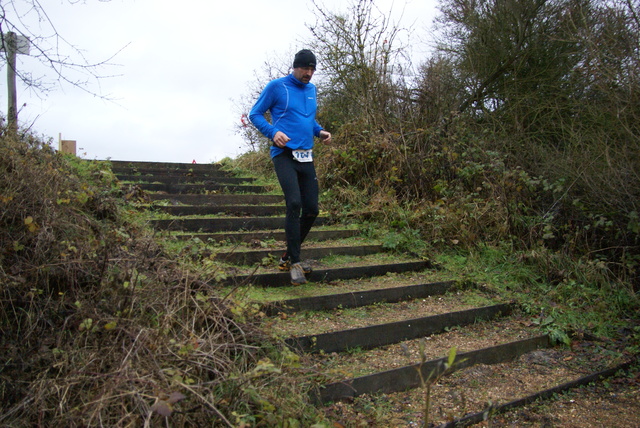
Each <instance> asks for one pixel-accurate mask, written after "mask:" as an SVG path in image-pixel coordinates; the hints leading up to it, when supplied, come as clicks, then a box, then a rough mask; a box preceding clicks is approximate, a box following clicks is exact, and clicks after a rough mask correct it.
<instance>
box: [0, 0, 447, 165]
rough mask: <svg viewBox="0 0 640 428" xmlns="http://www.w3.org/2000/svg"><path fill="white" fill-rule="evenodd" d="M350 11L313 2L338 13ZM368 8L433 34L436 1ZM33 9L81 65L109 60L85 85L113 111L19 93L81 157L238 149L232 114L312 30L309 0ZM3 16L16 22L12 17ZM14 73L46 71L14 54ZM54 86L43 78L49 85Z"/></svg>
mask: <svg viewBox="0 0 640 428" xmlns="http://www.w3.org/2000/svg"><path fill="white" fill-rule="evenodd" d="M15 2H16V3H17V4H20V3H24V2H29V1H28V0H15ZM347 2H348V0H346V1H345V0H325V1H321V2H320V3H321V4H324V5H325V8H326V9H328V10H330V11H334V12H341V11H344V10H345V7H346V5H347V4H348V3H347ZM6 3H7V2H6V1H5V2H3V4H5V6H4V7H5V8H7V6H6ZM375 3H376V4H377V5H378V6H379V7H380V9H382V10H383V11H389V10H393V13H392V15H393V16H395V17H396V19H397V17H399V16H400V12H401V11H402V10H403V9H404V18H403V20H402V22H401V24H402V25H403V26H413V28H414V30H415V31H416V33H419V34H424V33H425V32H426V29H427V28H429V27H430V25H431V21H432V20H433V16H434V14H435V7H436V0H407V1H404V0H397V1H395V2H394V1H392V0H377V1H376V2H375ZM40 4H41V5H42V6H43V7H44V8H45V10H46V12H47V15H48V18H49V19H50V20H51V21H52V22H53V24H54V25H55V27H56V30H57V31H58V33H60V34H61V35H62V36H63V37H64V39H65V40H66V41H68V42H69V43H71V44H73V45H74V46H76V47H77V48H79V49H81V50H82V51H83V53H84V55H85V57H86V59H87V61H88V62H89V63H95V62H100V61H103V60H106V59H108V58H109V57H110V56H112V55H113V54H116V53H117V55H116V56H115V57H114V58H113V59H112V60H111V63H112V64H113V65H112V66H107V67H102V68H100V69H99V73H100V74H103V75H112V76H114V77H109V78H105V79H100V81H99V83H97V82H95V81H90V82H89V85H88V86H87V89H88V90H90V91H92V92H94V93H99V94H101V95H104V96H107V97H110V98H112V99H113V100H114V101H105V100H103V99H101V98H100V97H96V96H93V95H91V94H89V93H87V92H85V91H82V90H80V89H78V88H74V87H73V86H71V85H67V84H57V85H55V87H54V88H53V90H52V91H50V92H48V93H47V94H46V95H42V94H40V95H37V94H35V93H33V92H32V91H29V90H27V89H26V88H24V87H23V86H22V85H20V84H19V85H18V106H19V109H20V113H19V122H20V124H21V126H31V128H32V130H33V131H35V132H36V133H37V134H38V135H44V136H45V137H47V138H52V139H53V140H54V142H55V146H56V147H57V142H58V137H59V135H60V134H62V138H63V139H68V140H76V141H77V147H78V155H80V156H82V157H85V158H88V159H107V158H110V159H113V160H132V161H136V160H148V161H166V162H191V161H192V160H196V161H197V162H198V163H207V162H214V161H219V160H221V159H223V158H224V157H235V156H237V155H238V154H240V153H242V152H243V151H246V146H244V144H243V141H242V139H241V138H240V136H238V135H235V131H234V125H236V124H237V123H238V122H239V121H240V117H239V113H238V112H237V108H236V104H237V103H238V101H239V100H240V97H241V96H242V95H243V94H246V93H247V92H248V90H247V87H248V85H249V83H250V82H251V80H252V79H254V76H255V72H256V71H257V70H260V69H261V67H262V65H263V64H264V62H265V61H267V60H269V57H270V56H273V55H277V56H282V55H283V54H286V53H288V52H292V53H295V52H296V51H297V50H299V49H302V48H305V47H306V46H304V45H303V43H301V41H303V40H308V39H309V37H310V34H309V31H308V29H307V28H306V26H305V24H311V23H313V22H314V21H315V18H314V16H315V15H314V14H313V11H312V10H313V9H312V4H311V1H310V0H293V1H292V0H268V1H266V0H248V1H247V0H244V1H242V0H241V1H221V0H215V1H214V0H180V1H176V0H111V1H100V0H86V1H84V2H76V4H73V5H69V3H68V0H40ZM6 13H7V17H8V18H9V19H14V17H13V16H12V13H13V12H12V11H11V9H10V8H7V10H6ZM34 18H35V16H32V17H27V19H29V22H30V24H29V25H30V28H31V31H32V32H33V33H35V34H38V33H39V31H40V32H42V33H51V30H50V27H48V26H47V25H45V24H41V23H38V22H37V20H35V19H34ZM14 20H15V19H14ZM415 40H417V39H415ZM416 51H417V52H424V51H423V50H422V51H421V50H420V49H417V50H416ZM75 59H76V60H78V58H75ZM319 61H320V62H322V58H319ZM18 67H19V68H20V69H21V70H23V71H29V72H33V73H34V75H35V76H39V75H40V73H41V72H42V67H41V66H40V65H39V63H38V62H37V61H36V60H35V59H34V58H31V57H26V56H22V55H21V56H20V57H19V61H18ZM0 71H1V72H2V76H0V103H1V104H0V111H1V112H2V113H3V115H6V111H7V87H6V77H5V76H6V65H4V64H3V65H2V68H1V69H0ZM53 77H54V76H53V75H52V74H51V73H49V75H48V81H49V82H51V81H55V79H54V78H53ZM24 103H26V104H27V105H26V106H25V107H22V105H23V104H24Z"/></svg>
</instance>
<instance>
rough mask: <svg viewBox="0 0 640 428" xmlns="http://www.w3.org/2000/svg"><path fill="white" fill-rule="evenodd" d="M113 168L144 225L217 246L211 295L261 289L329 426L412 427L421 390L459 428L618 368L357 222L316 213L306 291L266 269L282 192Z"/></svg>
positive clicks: (183, 174)
mask: <svg viewBox="0 0 640 428" xmlns="http://www.w3.org/2000/svg"><path fill="white" fill-rule="evenodd" d="M112 169H113V172H114V173H115V174H116V175H117V176H118V178H119V179H120V180H121V181H122V182H126V183H128V184H132V185H134V186H138V187H139V188H140V189H142V190H144V191H146V192H148V196H149V198H150V199H151V201H152V204H151V205H152V206H153V209H154V210H156V212H158V213H159V215H158V217H159V218H158V219H157V220H153V225H154V227H155V228H157V229H158V230H161V231H166V233H171V234H174V235H175V236H177V237H179V239H191V240H193V239H194V238H197V239H198V240H200V241H201V242H219V243H220V244H218V245H220V248H222V249H221V250H220V251H219V252H217V253H216V254H215V255H213V256H212V257H214V258H215V260H217V261H219V262H220V263H223V264H225V265H227V266H229V268H230V269H229V271H230V272H231V273H232V274H230V275H228V276H227V277H226V279H224V280H220V281H219V282H216V283H215V284H212V286H215V287H221V288H225V287H229V288H231V287H236V288H237V287H247V286H249V285H251V286H252V287H253V288H255V287H258V288H260V289H261V295H262V296H263V297H262V299H261V300H260V301H259V302H258V303H259V304H260V305H261V308H262V311H263V312H264V313H265V314H266V315H265V316H266V319H265V321H264V323H265V328H268V329H270V330H271V331H273V332H274V333H277V334H278V335H279V336H281V337H285V338H286V343H287V344H288V345H289V346H290V347H291V348H292V349H294V350H296V351H297V352H300V353H301V354H303V355H304V358H305V362H306V363H307V364H309V365H310V367H311V368H312V369H313V370H315V371H317V373H318V376H316V378H317V379H319V381H318V384H317V387H316V388H315V389H314V391H313V392H312V394H311V400H313V402H315V403H316V404H317V405H318V406H322V407H323V408H324V409H325V411H326V413H327V414H328V415H329V416H330V417H332V418H335V419H336V420H340V419H341V418H342V419H353V418H354V417H360V418H365V417H366V418H369V419H367V420H368V421H369V424H370V425H373V426H375V425H378V426H387V424H388V426H412V424H418V423H419V424H421V421H423V413H422V411H421V410H422V405H421V404H420V403H422V402H423V401H424V399H425V398H424V397H425V395H424V394H425V387H426V385H427V384H430V387H429V394H430V395H431V399H430V401H431V403H432V404H431V408H432V414H431V418H430V420H431V421H433V422H437V423H440V424H441V426H467V425H471V424H475V423H480V422H482V421H483V420H485V419H487V418H494V419H498V418H499V417H498V416H497V415H499V414H501V413H504V412H508V411H509V410H510V409H513V408H518V407H520V406H524V405H527V404H530V403H532V402H535V401H536V400H538V399H542V398H549V397H552V396H557V394H559V393H561V392H564V391H566V390H569V389H571V388H575V387H576V386H579V385H583V384H588V383H590V382H593V381H595V380H598V379H602V378H606V377H609V376H612V375H613V374H614V373H616V371H618V370H620V369H624V368H625V367H628V366H629V364H630V363H624V362H623V363H621V365H616V364H612V361H611V360H607V361H602V360H601V359H597V358H593V353H592V352H590V350H591V349H592V347H593V346H595V345H594V344H593V343H591V342H589V341H587V340H581V341H577V342H575V345H574V346H573V347H572V348H569V347H566V346H565V347H561V346H558V347H553V346H552V344H551V340H550V338H549V336H548V335H546V334H544V333H543V330H542V329H540V324H542V323H541V322H539V320H538V319H536V318H535V317H534V318H532V317H530V316H528V315H526V314H524V313H523V312H522V311H521V310H520V308H519V307H518V306H517V305H516V304H514V303H512V302H504V301H502V300H501V298H500V296H495V295H490V294H488V293H485V292H483V290H482V289H481V288H479V287H477V286H474V285H473V284H464V283H461V282H459V281H456V278H455V276H454V274H452V273H451V272H443V271H442V270H441V269H439V268H438V267H437V266H434V265H433V263H431V262H430V261H428V260H422V259H419V258H416V257H413V256H411V255H401V254H391V253H388V252H385V250H384V248H383V247H382V245H380V243H377V242H372V240H371V239H367V238H366V237H363V236H362V232H361V231H359V230H358V229H357V228H356V227H354V226H341V225H335V224H331V222H330V219H327V218H324V217H322V216H321V217H319V218H318V220H317V223H316V226H315V227H314V229H312V231H311V233H310V234H309V237H308V238H307V242H305V244H303V254H302V256H303V258H305V259H311V260H312V262H313V263H312V265H313V268H314V270H313V272H312V273H311V274H310V275H308V276H307V278H308V280H309V281H310V283H309V284H307V285H304V286H301V287H291V286H290V284H289V274H288V273H281V272H278V270H277V267H276V262H277V260H278V259H279V257H280V254H281V253H282V251H283V250H284V243H283V242H282V241H283V240H284V234H283V231H282V230H283V227H284V209H285V208H284V203H283V198H282V196H281V195H278V194H276V195H274V194H269V191H268V189H266V188H265V187H262V186H257V185H255V184H254V183H253V182H254V180H253V179H252V178H238V177H233V176H230V174H228V173H225V172H224V171H222V170H220V169H219V168H218V167H217V166H216V165H199V164H198V165H196V164H175V163H142V162H126V161H112ZM270 293H272V294H273V295H271V294H270ZM264 296H266V297H264ZM283 296H285V297H284V298H283ZM454 348H455V361H454V364H453V365H450V364H449V363H450V362H451V361H450V360H449V356H452V355H453V353H452V349H454ZM435 380H437V382H432V381H435ZM359 400H360V401H359ZM358 403H360V404H358ZM362 403H369V404H370V406H371V407H372V408H375V407H385V406H386V408H388V409H389V412H388V413H389V414H395V415H396V416H395V419H394V420H389V421H386V422H384V423H383V422H379V421H378V422H376V420H375V419H371V418H372V416H366V411H365V410H363V408H364V407H366V406H364V405H363V404H362ZM359 406H360V407H359ZM363 406H364V407H363ZM371 411H372V412H374V411H373V410H371Z"/></svg>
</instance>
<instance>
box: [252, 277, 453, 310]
mask: <svg viewBox="0 0 640 428" xmlns="http://www.w3.org/2000/svg"><path fill="white" fill-rule="evenodd" d="M454 284H455V281H442V282H432V283H427V284H413V285H405V286H401V287H390V288H384V289H376V290H363V291H355V292H352V293H340V294H330V295H322V296H313V297H300V298H297V299H289V300H281V301H277V302H270V303H267V304H264V305H262V307H261V310H262V312H264V313H265V314H266V315H267V316H274V315H277V314H279V313H286V314H291V313H295V312H301V311H327V310H333V309H337V308H345V309H346V308H358V307H362V306H369V305H372V304H374V303H379V302H385V303H398V302H403V301H408V300H413V299H422V298H426V297H429V296H438V295H442V294H445V293H446V292H447V291H449V290H450V289H451V287H452V286H453V285H454Z"/></svg>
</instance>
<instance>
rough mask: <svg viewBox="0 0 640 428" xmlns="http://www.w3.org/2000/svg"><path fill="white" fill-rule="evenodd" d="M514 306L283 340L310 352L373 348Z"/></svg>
mask: <svg viewBox="0 0 640 428" xmlns="http://www.w3.org/2000/svg"><path fill="white" fill-rule="evenodd" d="M514 308H515V305H514V304H512V303H502V304H498V305H492V306H485V307H481V308H474V309H467V310H463V311H457V312H448V313H444V314H439V315H431V316H428V317H422V318H414V319H409V320H403V321H396V322H391V323H385V324H377V325H372V326H368V327H360V328H354V329H349V330H340V331H334V332H329V333H321V334H312V335H308V336H299V337H293V338H289V339H286V340H285V343H286V344H287V345H288V346H289V347H291V348H292V349H295V350H298V351H302V352H313V353H315V352H325V353H331V352H344V351H347V350H349V349H356V348H361V349H372V348H377V347H380V346H385V345H391V344H393V343H398V342H402V341H404V340H411V339H417V338H419V337H425V336H430V335H432V334H437V333H441V332H442V331H444V330H445V329H446V328H448V327H454V326H463V325H468V324H472V323H474V322H476V321H478V320H488V319H492V318H496V317H499V316H507V315H509V314H511V312H512V310H513V309H514Z"/></svg>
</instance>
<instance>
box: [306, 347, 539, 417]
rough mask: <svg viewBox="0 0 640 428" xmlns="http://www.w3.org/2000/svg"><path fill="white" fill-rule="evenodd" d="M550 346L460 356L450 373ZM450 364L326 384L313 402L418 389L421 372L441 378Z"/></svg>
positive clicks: (315, 393) (313, 394) (412, 367)
mask: <svg viewBox="0 0 640 428" xmlns="http://www.w3.org/2000/svg"><path fill="white" fill-rule="evenodd" d="M550 346H551V340H550V338H549V336H548V335H542V336H535V337H532V338H528V339H523V340H518V341H515V342H509V343H504V344H501V345H496V346H491V347H488V348H483V349H478V350H475V351H469V352H464V353H459V354H458V355H456V361H457V362H456V363H455V364H454V365H453V367H451V368H450V369H449V370H450V373H452V372H454V371H457V370H461V369H465V368H468V367H471V366H474V365H476V364H500V363H504V362H508V361H512V360H515V359H516V358H518V357H519V356H521V355H524V354H526V353H529V352H532V351H535V350H536V349H541V348H548V347H550ZM446 362H447V357H444V358H438V359H436V360H431V361H427V362H425V363H421V364H414V365H410V366H405V367H399V368H397V369H392V370H388V371H384V372H378V373H374V374H371V375H367V376H361V377H357V378H353V379H347V380H344V381H341V382H334V383H330V384H326V385H322V386H320V387H318V388H316V389H315V390H312V391H311V393H310V398H311V401H312V402H313V403H315V404H316V405H319V404H325V403H329V402H336V401H341V400H345V399H346V400H350V399H353V398H355V397H358V396H360V395H362V394H375V393H393V392H400V391H406V390H409V389H414V388H418V387H420V386H421V382H420V374H419V372H420V373H421V374H422V376H423V378H424V379H427V378H429V376H439V375H440V374H442V373H443V372H444V370H445V363H446ZM455 426H456V427H457V426H458V425H455Z"/></svg>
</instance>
